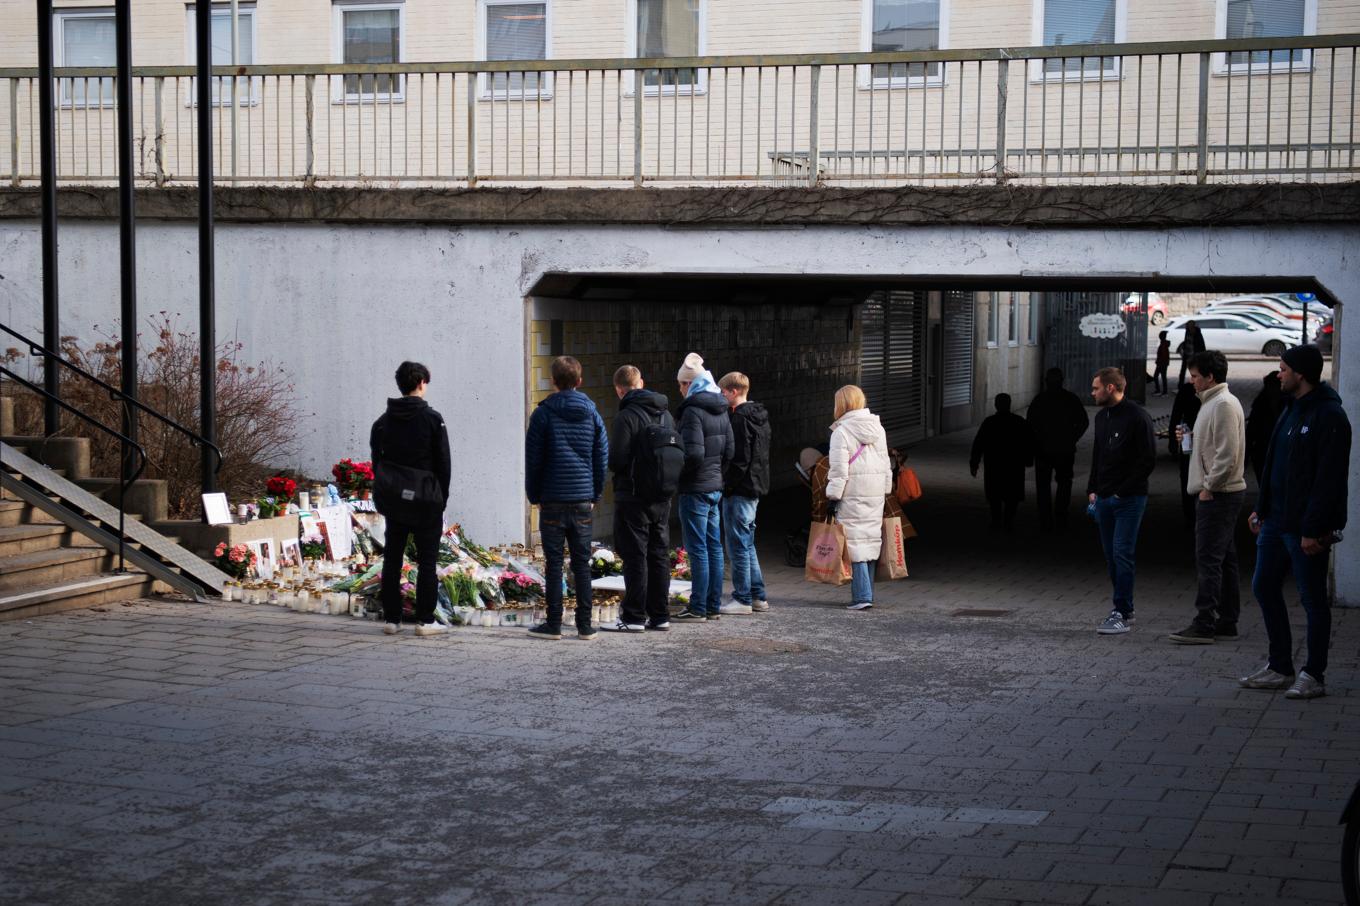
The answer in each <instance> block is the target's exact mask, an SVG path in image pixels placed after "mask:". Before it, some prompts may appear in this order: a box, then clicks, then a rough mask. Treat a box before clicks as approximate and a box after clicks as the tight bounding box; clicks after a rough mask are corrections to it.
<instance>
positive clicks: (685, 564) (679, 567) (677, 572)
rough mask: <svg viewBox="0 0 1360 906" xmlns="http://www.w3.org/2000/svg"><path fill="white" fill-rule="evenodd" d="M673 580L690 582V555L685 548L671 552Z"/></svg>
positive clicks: (678, 548)
mask: <svg viewBox="0 0 1360 906" xmlns="http://www.w3.org/2000/svg"><path fill="white" fill-rule="evenodd" d="M671 578H672V579H682V580H684V581H686V582H688V581H689V578H690V576H689V554H686V553H685V549H684V548H683V547H677V548H676V549H675V550H673V551H671Z"/></svg>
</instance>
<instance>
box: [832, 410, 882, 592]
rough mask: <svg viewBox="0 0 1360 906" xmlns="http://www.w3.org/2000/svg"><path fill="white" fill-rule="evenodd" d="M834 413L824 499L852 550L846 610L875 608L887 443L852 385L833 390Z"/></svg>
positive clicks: (878, 423)
mask: <svg viewBox="0 0 1360 906" xmlns="http://www.w3.org/2000/svg"><path fill="white" fill-rule="evenodd" d="M835 411H836V421H835V423H833V424H832V425H831V455H830V459H831V471H830V475H829V478H828V481H827V485H826V496H827V499H828V500H833V501H836V502H837V503H836V520H837V521H838V522H840V523H841V525H842V526H843V527H844V528H845V542H846V546H847V547H848V548H849V550H850V564H851V580H850V609H851V610H867V609H868V608H870V607H873V606H874V574H873V570H874V564H875V561H877V560H878V555H879V549H880V548H881V547H882V544H883V499H884V497H886V496H887V495H888V494H889V493H890V492H891V491H892V465H891V463H890V462H889V460H888V438H887V435H886V434H884V433H883V425H882V424H881V423H880V422H879V420H878V416H877V415H874V414H873V413H872V412H870V411H869V409H868V405H867V403H866V401H865V399H864V391H863V390H861V389H859V388H858V387H856V386H855V385H854V384H847V385H845V386H844V387H842V388H841V389H839V390H837V391H836V410H835Z"/></svg>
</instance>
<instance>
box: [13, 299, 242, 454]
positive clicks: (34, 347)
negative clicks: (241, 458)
mask: <svg viewBox="0 0 1360 906" xmlns="http://www.w3.org/2000/svg"><path fill="white" fill-rule="evenodd" d="M0 330H3V331H4V332H5V333H7V334H9V335H10V336H12V337H14V338H15V339H16V340H18V341H19V342H21V343H24V344H25V345H27V346H28V351H29V353H30V354H31V355H34V356H37V357H41V358H47V359H51V360H52V361H54V362H56V363H57V364H59V365H62V366H64V367H66V368H68V369H70V370H71V371H74V372H75V373H76V374H78V375H80V376H81V377H83V378H85V379H86V380H89V381H93V382H94V383H95V384H98V385H99V386H100V387H101V388H102V389H103V390H105V391H107V392H108V394H109V397H110V398H111V399H113V400H114V401H115V402H121V403H123V404H125V405H127V404H131V405H132V406H133V407H135V408H136V409H137V410H139V411H141V412H145V413H146V414H147V415H149V416H151V417H152V418H154V419H157V420H158V421H160V422H161V423H162V424H165V425H166V426H168V427H170V428H173V429H174V430H176V431H178V432H180V433H181V434H183V435H185V436H186V437H188V438H189V443H190V444H192V445H193V446H195V447H199V446H203V447H207V448H208V449H209V450H212V451H213V454H214V455H215V456H216V457H217V467H216V468H214V469H213V474H214V475H216V474H217V473H218V472H220V471H222V461H223V456H222V450H221V449H220V448H219V447H218V446H217V445H216V444H214V443H213V442H212V441H210V440H208V439H207V438H206V437H203V436H201V435H198V434H195V433H194V432H192V431H190V430H189V429H188V428H186V427H184V426H183V425H181V424H180V423H179V422H177V421H175V420H174V419H172V418H170V417H168V416H166V415H162V414H161V413H160V412H157V411H156V410H155V409H152V408H151V407H150V406H148V405H146V404H145V403H143V402H141V401H140V400H136V399H133V398H132V397H130V396H128V395H127V394H126V393H124V392H123V391H122V390H119V389H118V388H117V387H115V386H113V385H112V384H109V383H107V382H106V381H103V380H100V379H99V378H97V377H95V376H94V375H93V374H90V373H89V372H88V371H86V370H85V369H84V368H81V367H80V366H79V365H77V364H76V363H75V362H72V361H71V360H70V359H68V358H66V357H65V356H63V355H62V354H61V353H59V352H54V351H52V350H51V349H48V348H47V347H46V346H43V345H42V344H41V343H38V342H35V341H33V340H30V339H29V338H28V337H26V336H24V335H23V334H21V333H19V332H18V331H16V330H13V329H12V328H10V327H9V326H7V325H5V324H0Z"/></svg>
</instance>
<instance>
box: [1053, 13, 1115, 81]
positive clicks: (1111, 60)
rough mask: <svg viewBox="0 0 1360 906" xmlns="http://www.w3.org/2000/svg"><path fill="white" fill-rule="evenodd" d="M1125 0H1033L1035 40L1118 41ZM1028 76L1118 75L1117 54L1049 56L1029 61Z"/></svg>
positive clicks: (1086, 77)
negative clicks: (1101, 55) (1109, 55)
mask: <svg viewBox="0 0 1360 906" xmlns="http://www.w3.org/2000/svg"><path fill="white" fill-rule="evenodd" d="M1126 12H1127V0H1034V43H1036V44H1042V45H1045V46H1062V45H1064V44H1117V43H1119V42H1121V41H1123V40H1124V22H1125V15H1126ZM1030 77H1031V78H1033V79H1036V80H1043V79H1078V80H1079V79H1106V78H1118V77H1119V58H1118V57H1086V58H1085V59H1083V58H1081V57H1068V58H1065V59H1064V58H1061V57H1050V58H1048V59H1043V60H1035V61H1033V63H1032V64H1031V69H1030Z"/></svg>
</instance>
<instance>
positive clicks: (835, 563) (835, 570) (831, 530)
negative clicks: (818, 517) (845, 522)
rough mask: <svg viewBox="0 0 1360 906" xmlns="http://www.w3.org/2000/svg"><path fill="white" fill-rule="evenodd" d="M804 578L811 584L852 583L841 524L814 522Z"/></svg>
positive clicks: (810, 533) (809, 536) (809, 535)
mask: <svg viewBox="0 0 1360 906" xmlns="http://www.w3.org/2000/svg"><path fill="white" fill-rule="evenodd" d="M803 578H804V579H806V580H807V581H809V582H822V583H825V584H827V585H844V584H845V583H846V582H849V581H850V563H849V560H848V552H847V551H846V548H845V529H844V527H842V526H841V524H840V523H839V522H814V523H812V528H811V530H810V531H809V532H808V546H807V562H806V564H805V565H804V567H803Z"/></svg>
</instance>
